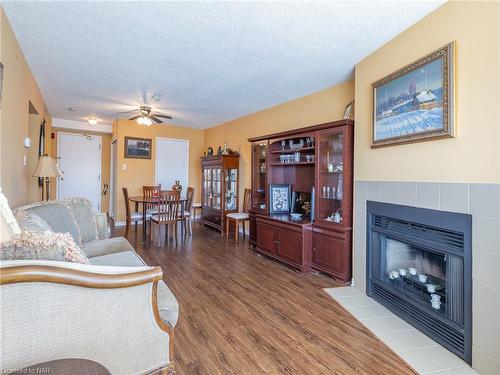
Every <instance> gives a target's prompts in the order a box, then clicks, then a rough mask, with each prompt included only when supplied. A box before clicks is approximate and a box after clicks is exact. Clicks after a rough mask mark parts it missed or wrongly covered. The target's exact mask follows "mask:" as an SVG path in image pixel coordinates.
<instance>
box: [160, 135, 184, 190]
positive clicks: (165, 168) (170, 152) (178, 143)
mask: <svg viewBox="0 0 500 375" xmlns="http://www.w3.org/2000/svg"><path fill="white" fill-rule="evenodd" d="M188 171H189V141H188V140H186V139H170V138H156V183H157V184H161V187H162V189H164V190H170V188H171V187H172V186H173V185H174V184H175V181H176V180H179V181H180V182H181V185H182V193H181V194H182V195H185V194H186V190H187V187H188V173H189V172H188Z"/></svg>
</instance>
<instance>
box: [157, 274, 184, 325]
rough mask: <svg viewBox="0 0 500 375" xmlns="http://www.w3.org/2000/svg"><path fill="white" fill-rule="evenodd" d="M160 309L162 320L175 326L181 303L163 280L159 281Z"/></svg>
mask: <svg viewBox="0 0 500 375" xmlns="http://www.w3.org/2000/svg"><path fill="white" fill-rule="evenodd" d="M157 297H158V310H159V312H160V317H161V318H162V320H163V321H164V322H165V323H167V324H168V325H170V327H174V326H175V325H176V324H177V318H178V317H179V304H178V303H177V299H175V296H174V295H173V294H172V292H171V291H170V289H168V287H167V286H166V285H165V283H164V282H163V281H159V282H158V295H157Z"/></svg>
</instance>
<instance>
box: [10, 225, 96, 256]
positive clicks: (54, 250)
mask: <svg viewBox="0 0 500 375" xmlns="http://www.w3.org/2000/svg"><path fill="white" fill-rule="evenodd" d="M0 259H1V260H23V259H31V260H42V259H43V260H59V261H66V262H72V263H84V264H89V263H90V262H89V259H88V258H87V256H86V255H85V253H84V252H83V251H82V250H81V249H80V248H79V247H78V245H77V244H76V243H75V241H74V240H73V237H71V235H70V234H69V233H53V232H48V231H47V232H33V231H26V230H24V231H22V232H21V234H20V235H18V236H16V237H14V238H13V239H11V240H9V241H7V242H3V243H0Z"/></svg>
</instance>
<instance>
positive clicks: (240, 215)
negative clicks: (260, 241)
mask: <svg viewBox="0 0 500 375" xmlns="http://www.w3.org/2000/svg"><path fill="white" fill-rule="evenodd" d="M251 194H252V190H251V189H245V193H244V196H243V212H234V213H230V214H227V215H226V237H229V225H230V223H231V222H234V232H235V233H234V239H235V240H236V241H238V237H239V227H240V223H242V225H243V236H245V235H246V234H245V222H247V221H250V217H249V216H248V211H249V210H250V201H251ZM249 229H250V228H249Z"/></svg>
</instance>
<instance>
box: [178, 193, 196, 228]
mask: <svg viewBox="0 0 500 375" xmlns="http://www.w3.org/2000/svg"><path fill="white" fill-rule="evenodd" d="M193 197H194V187H191V186H189V187H188V188H187V191H186V203H184V215H182V212H180V213H179V220H181V221H184V227H185V228H186V233H187V231H188V230H189V235H190V236H192V235H193V226H192V224H191V208H192V205H193Z"/></svg>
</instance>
